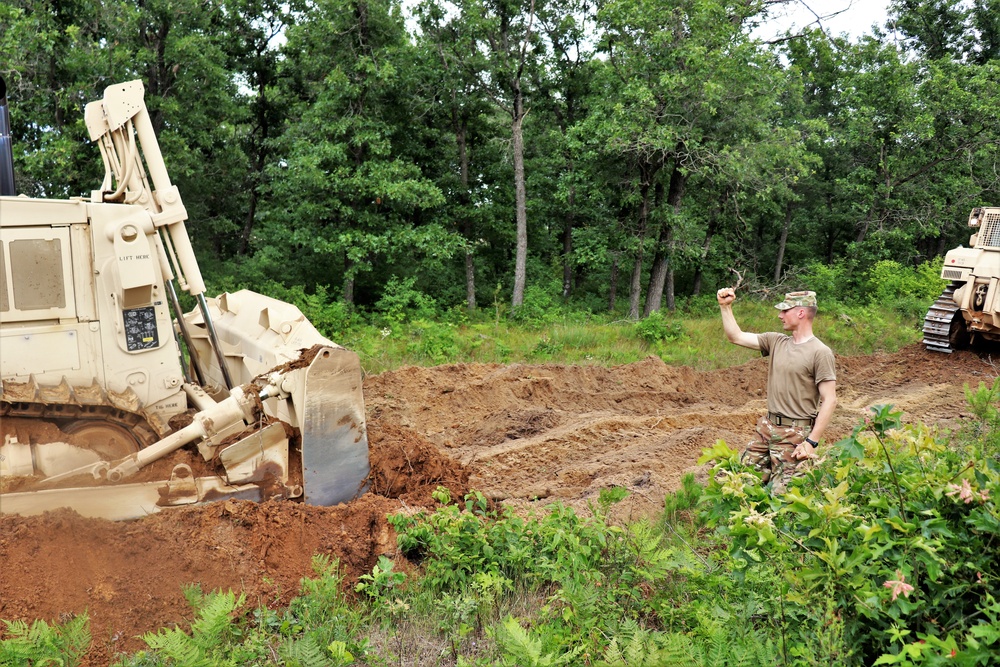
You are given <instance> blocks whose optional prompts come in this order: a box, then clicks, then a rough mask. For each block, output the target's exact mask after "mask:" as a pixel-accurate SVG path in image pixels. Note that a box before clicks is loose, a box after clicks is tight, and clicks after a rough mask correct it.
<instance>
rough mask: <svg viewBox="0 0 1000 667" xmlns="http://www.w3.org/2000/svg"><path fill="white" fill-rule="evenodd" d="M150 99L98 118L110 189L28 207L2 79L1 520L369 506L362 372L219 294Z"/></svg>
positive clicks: (289, 315)
mask: <svg viewBox="0 0 1000 667" xmlns="http://www.w3.org/2000/svg"><path fill="white" fill-rule="evenodd" d="M144 96H145V91H144V86H143V84H142V82H141V81H129V82H125V83H120V84H115V85H112V86H109V87H108V88H107V89H106V90H105V92H104V96H103V99H101V100H97V101H94V102H91V103H89V104H87V105H86V107H85V109H84V119H85V124H86V127H87V131H88V133H89V138H90V140H91V141H93V142H95V143H96V144H97V145H98V147H99V149H100V154H101V157H102V159H103V163H104V171H105V175H104V180H103V182H102V183H101V185H100V188H99V189H96V190H93V191H92V192H91V193H90V194H89V195H84V196H80V197H73V198H69V199H42V198H31V197H26V196H23V195H21V196H18V195H17V194H16V192H15V179H14V167H13V149H12V146H11V132H10V127H11V126H10V112H9V108H8V105H7V91H6V85H5V84H4V82H3V79H2V78H0V435H2V438H3V441H2V444H0V515H6V514H17V515H33V514H40V513H43V512H46V511H49V510H56V509H60V508H69V509H72V510H74V511H76V512H77V513H79V514H81V515H83V516H86V517H95V518H103V519H111V520H124V519H134V518H138V517H141V516H144V515H147V514H151V513H154V512H159V511H162V510H167V509H170V508H177V507H184V506H190V505H197V504H203V503H208V502H212V501H217V500H222V499H228V498H235V499H250V500H257V501H264V500H268V499H271V498H283V499H290V500H297V501H300V502H305V503H308V504H312V505H335V504H338V503H343V502H348V501H350V500H352V499H354V498H356V497H358V496H359V495H361V494H363V493H364V492H365V491H366V484H367V479H368V474H369V460H368V440H367V434H366V428H365V409H364V398H363V395H362V371H361V365H360V361H359V359H358V356H357V355H356V354H355V353H353V352H351V351H349V350H347V349H345V348H343V347H341V346H340V345H337V344H335V343H333V342H332V341H330V340H328V339H327V338H325V337H324V336H323V335H322V334H321V333H320V332H319V331H317V330H316V328H315V327H314V326H313V325H312V324H311V323H310V322H309V321H308V319H307V318H306V317H305V316H304V315H303V314H302V312H301V311H300V310H299V309H298V308H297V307H295V306H294V305H293V304H289V303H285V302H282V301H279V300H276V299H273V298H270V297H267V296H264V295H261V294H257V293H255V292H252V291H249V290H241V291H236V292H233V293H225V294H221V295H219V296H217V297H215V298H209V297H207V296H206V287H205V282H204V280H203V277H202V274H201V270H200V268H199V265H198V262H197V259H196V257H195V253H194V249H193V246H192V243H191V239H190V237H189V235H188V232H187V228H186V225H185V221H186V220H187V212H186V210H185V207H184V203H183V201H182V199H181V196H180V192H179V191H178V188H177V187H176V185H174V184H173V183H172V182H171V180H170V177H169V174H168V172H167V169H166V166H165V163H164V160H163V156H162V154H161V152H160V148H159V145H158V143H157V137H156V134H155V131H154V128H153V125H152V123H151V120H150V116H149V112H148V110H147V108H146V104H145V100H144ZM181 291H183V292H184V293H186V295H188V296H184V298H185V299H186V300H187V301H188V303H189V304H195V305H194V307H193V308H192V309H191V310H189V311H187V312H185V311H184V310H183V309H182V307H181V297H182V295H181V294H180V292H181Z"/></svg>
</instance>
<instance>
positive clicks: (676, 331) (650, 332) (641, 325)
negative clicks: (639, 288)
mask: <svg viewBox="0 0 1000 667" xmlns="http://www.w3.org/2000/svg"><path fill="white" fill-rule="evenodd" d="M633 328H634V329H635V334H636V336H638V337H639V338H640V339H641V340H644V341H646V342H647V343H649V344H654V343H662V342H666V341H670V342H672V341H676V340H679V339H680V338H682V337H683V336H684V327H683V325H682V324H681V322H680V321H678V320H677V319H676V318H673V317H669V316H668V315H666V314H664V313H663V311H662V310H654V311H653V312H652V313H650V314H649V315H647V316H646V317H645V318H643V319H641V320H639V321H638V322H636V323H635V324H634V325H633Z"/></svg>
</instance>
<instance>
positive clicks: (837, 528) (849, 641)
mask: <svg viewBox="0 0 1000 667" xmlns="http://www.w3.org/2000/svg"><path fill="white" fill-rule="evenodd" d="M980 391H981V392H983V391H984V390H982V389H981V390H980ZM986 393H988V392H986ZM980 396H982V394H980ZM706 457H707V458H714V459H717V460H720V461H721V462H720V463H719V465H717V467H716V471H715V476H714V478H713V480H712V482H711V483H710V485H709V487H708V488H707V490H706V492H705V496H706V498H707V499H708V500H709V507H710V509H709V511H708V516H709V518H710V519H711V520H713V521H715V522H717V523H718V525H719V527H720V529H721V530H722V531H723V533H724V534H726V535H727V536H728V538H729V539H730V540H731V554H732V557H733V558H734V559H735V560H736V562H737V563H740V564H742V567H743V568H752V567H761V566H764V564H767V566H768V567H775V566H776V567H778V568H779V569H780V570H781V571H782V574H783V577H784V580H785V587H786V588H785V592H784V593H783V595H782V597H783V599H784V602H785V608H784V612H785V614H786V615H787V618H788V619H789V621H790V622H789V626H788V628H787V633H788V637H789V640H790V642H791V643H793V644H795V645H796V646H797V655H799V656H800V657H802V658H803V659H804V658H805V657H806V656H809V655H812V656H814V657H815V659H817V660H836V662H838V663H839V664H845V665H854V664H872V662H874V661H875V660H876V659H880V658H881V656H899V655H901V654H903V653H905V654H906V655H907V656H908V657H906V658H905V660H914V659H915V658H914V655H915V653H916V652H918V651H919V652H921V653H922V655H925V658H921V659H927V660H929V659H930V658H927V657H926V655H929V654H930V653H933V654H934V655H937V656H941V655H942V653H941V651H939V650H937V649H934V650H932V649H929V648H926V647H924V646H921V647H919V648H918V649H914V648H912V644H913V643H914V642H916V643H920V639H921V638H924V637H926V636H935V637H938V638H941V639H945V640H946V639H947V638H948V637H953V638H955V639H956V640H958V639H960V638H966V641H965V643H964V644H962V645H961V646H958V647H957V648H956V649H955V650H956V655H958V656H959V658H958V659H959V660H965V661H968V662H967V664H987V663H989V662H991V661H995V660H997V659H998V658H1000V646H995V645H994V644H995V642H993V641H992V640H990V641H985V642H984V641H980V640H979V639H977V637H984V636H987V635H988V634H989V633H988V632H986V629H985V628H983V627H981V625H982V622H983V621H982V620H981V619H987V618H989V617H990V614H991V613H993V612H992V611H991V609H992V605H994V604H995V603H994V602H993V600H992V598H991V597H989V595H987V593H988V592H989V591H990V590H991V588H992V586H993V585H994V583H995V582H996V581H997V577H1000V570H998V563H1000V553H998V549H1000V540H998V537H1000V515H998V513H997V509H996V501H995V499H996V497H997V493H1000V463H998V460H997V451H996V450H995V449H993V450H992V451H990V450H986V449H984V447H983V443H982V442H976V441H973V442H970V443H965V442H962V441H952V442H950V443H949V442H948V441H947V440H946V439H945V438H944V436H943V435H941V434H938V433H935V432H933V431H931V430H930V429H928V428H926V427H924V426H921V425H907V424H903V423H902V422H901V420H900V413H898V412H895V411H893V410H892V409H891V407H888V406H880V407H878V408H874V409H873V411H872V416H871V417H869V418H868V419H866V421H865V423H864V424H862V425H859V426H858V427H857V428H856V429H855V431H854V433H853V435H852V436H850V437H849V438H847V439H845V440H843V441H841V442H840V443H837V445H836V446H835V447H834V449H833V451H832V452H831V454H830V455H829V456H828V457H827V461H826V462H825V464H824V465H822V466H820V467H819V468H818V469H817V470H815V471H814V472H813V473H811V474H810V475H809V476H808V477H807V478H806V479H804V480H799V481H798V482H797V483H794V484H793V485H792V486H791V487H790V488H789V489H788V491H787V492H786V493H785V494H784V495H783V496H781V497H772V496H771V495H769V494H768V493H767V491H766V490H764V489H762V488H761V487H760V485H759V483H757V480H756V476H755V475H754V474H752V473H750V472H748V471H745V470H742V469H741V468H740V466H739V464H738V463H736V462H734V458H733V457H732V456H731V455H730V454H729V453H728V452H727V451H725V447H724V445H723V446H721V447H717V448H716V451H714V452H713V453H711V454H706ZM793 619H794V620H793ZM798 628H808V630H798ZM984 632H986V634H984ZM970 638H971V639H970ZM924 641H925V642H926V639H924ZM824 642H826V643H825V645H823V644H824ZM821 645H822V646H821ZM821 648H822V651H820V650H819V649H821ZM938 648H940V646H939V647H938ZM935 651H937V652H935ZM881 659H882V660H883V661H884V662H883V663H882V664H897V663H891V662H889V661H891V660H893V659H894V658H881ZM899 660H904V659H903V658H899ZM977 661H979V662H978V663H977ZM982 661H986V662H982ZM905 664H917V663H915V662H906V663H905ZM919 664H925V663H919ZM927 664H929V663H927Z"/></svg>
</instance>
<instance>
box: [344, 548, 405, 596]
mask: <svg viewBox="0 0 1000 667" xmlns="http://www.w3.org/2000/svg"><path fill="white" fill-rule="evenodd" d="M392 568H393V564H392V561H391V560H389V559H388V558H386V557H385V556H379V557H378V563H376V564H375V567H374V568H372V571H371V574H363V575H361V576H360V577H358V584H357V585H356V586H355V587H354V590H356V591H358V592H359V593H364V594H365V595H367V596H368V599H369V600H370V601H371V603H372V605H373V606H375V607H380V606H387V605H388V603H389V602H390V601H391V600H390V598H391V597H392V596H393V595H394V594H395V592H396V589H397V588H399V587H400V586H402V585H403V582H405V581H406V575H405V574H403V573H402V572H393V569H392Z"/></svg>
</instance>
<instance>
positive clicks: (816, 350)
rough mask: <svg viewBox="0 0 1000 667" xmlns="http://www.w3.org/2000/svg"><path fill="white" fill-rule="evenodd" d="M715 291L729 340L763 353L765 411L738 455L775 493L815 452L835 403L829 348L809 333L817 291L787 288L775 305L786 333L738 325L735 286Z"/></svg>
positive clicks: (780, 490)
mask: <svg viewBox="0 0 1000 667" xmlns="http://www.w3.org/2000/svg"><path fill="white" fill-rule="evenodd" d="M716 297H717V298H718V301H719V309H720V310H721V311H722V327H723V329H724V330H725V332H726V338H728V339H729V342H731V343H735V344H736V345H741V346H743V347H748V348H750V349H751V350H760V353H761V354H762V355H763V356H765V357H768V366H767V414H766V415H764V416H762V417H761V418H760V419H759V420H758V421H757V437H756V438H754V440H753V441H752V442H750V444H748V445H747V448H746V451H744V452H743V456H742V458H741V460H742V462H743V463H744V464H745V465H749V466H752V467H754V468H755V469H756V470H758V471H760V473H761V475H762V478H761V479H762V481H763V483H764V484H767V483H768V482H770V483H771V491H772V493H775V494H780V493H783V492H784V491H785V487H786V486H787V485H788V482H789V480H790V479H791V478H792V477H794V476H795V475H800V474H802V473H803V472H805V470H806V468H807V466H808V463H807V462H808V461H809V459H811V458H814V457H815V456H816V447H818V446H819V441H820V438H822V437H823V431H824V430H826V427H827V425H828V424H829V423H830V418H831V417H832V416H833V410H834V408H835V407H836V406H837V374H836V371H835V369H834V360H833V352H832V351H830V348H829V347H827V346H826V345H825V344H824V343H823V342H821V341H820V340H819V339H818V338H816V336H814V335H813V329H812V325H813V318H814V317H815V316H816V293H815V292H789V293H788V294H786V295H785V300H784V301H782V302H781V303H779V304H777V305H776V306H775V308H777V309H778V313H779V314H778V316H779V317H780V318H781V324H782V327H783V328H784V330H785V331H786V332H788V335H785V334H780V333H763V334H754V333H747V332H745V331H743V330H741V329H740V327H739V325H738V324H737V323H736V318H735V316H734V315H733V301H735V300H736V291H735V290H734V289H733V288H731V287H724V288H722V289H720V290H719V291H718V293H717V294H716Z"/></svg>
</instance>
